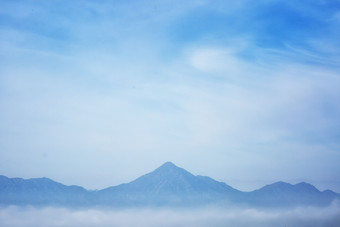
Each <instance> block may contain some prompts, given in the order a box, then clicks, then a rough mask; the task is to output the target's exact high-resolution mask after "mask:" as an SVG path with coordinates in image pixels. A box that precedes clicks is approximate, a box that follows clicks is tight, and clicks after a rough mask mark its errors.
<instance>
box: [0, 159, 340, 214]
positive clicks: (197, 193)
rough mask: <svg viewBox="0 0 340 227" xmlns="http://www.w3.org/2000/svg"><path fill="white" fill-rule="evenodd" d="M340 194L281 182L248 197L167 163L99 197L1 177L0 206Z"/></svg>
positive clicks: (262, 201) (268, 203)
mask: <svg viewBox="0 0 340 227" xmlns="http://www.w3.org/2000/svg"><path fill="white" fill-rule="evenodd" d="M335 199H338V200H339V199H340V194H337V193H335V192H332V191H330V190H326V191H322V192H321V191H319V190H318V189H316V188H315V187H314V186H313V185H311V184H307V183H304V182H302V183H299V184H295V185H292V184H288V183H285V182H276V183H273V184H270V185H266V186H264V187H262V188H260V189H258V190H255V191H252V192H242V191H239V190H236V189H234V188H232V187H231V186H229V185H227V184H225V183H223V182H218V181H216V180H214V179H212V178H210V177H206V176H199V175H198V176H195V175H193V174H191V173H189V172H188V171H186V170H185V169H182V168H180V167H177V166H176V165H174V164H173V163H171V162H166V163H164V164H163V165H162V166H160V167H159V168H157V169H156V170H154V171H152V172H150V173H148V174H145V175H143V176H141V177H139V178H137V179H136V180H134V181H132V182H129V183H125V184H120V185H117V186H113V187H108V188H105V189H102V190H97V191H88V190H86V189H84V188H82V187H79V186H66V185H63V184H61V183H58V182H55V181H53V180H50V179H48V178H34V179H27V180H25V179H21V178H8V177H5V176H0V205H34V206H63V207H94V206H104V207H117V208H119V207H147V206H149V207H155V206H177V207H178V206H186V207H188V206H205V205H218V206H231V205H237V206H251V207H271V208H272V207H278V208H280V207H287V206H288V207H294V206H326V205H329V204H331V203H332V201H334V200H335Z"/></svg>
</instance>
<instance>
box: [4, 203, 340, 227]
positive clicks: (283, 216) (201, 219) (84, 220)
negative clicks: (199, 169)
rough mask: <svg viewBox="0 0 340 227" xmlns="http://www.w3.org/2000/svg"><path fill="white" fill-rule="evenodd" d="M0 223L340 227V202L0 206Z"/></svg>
mask: <svg viewBox="0 0 340 227" xmlns="http://www.w3.org/2000/svg"><path fill="white" fill-rule="evenodd" d="M0 226H35V227H36V226H261V227H263V226H334V227H335V226H340V203H333V204H332V205H331V206H329V207H322V208H321V207H303V208H302V207H300V208H295V209H287V210H261V209H239V208H237V209H236V208H235V209H231V208H230V209H225V208H202V209H187V210H184V209H123V210H109V209H78V210H71V209H65V208H55V207H47V208H34V207H18V206H11V207H6V208H0Z"/></svg>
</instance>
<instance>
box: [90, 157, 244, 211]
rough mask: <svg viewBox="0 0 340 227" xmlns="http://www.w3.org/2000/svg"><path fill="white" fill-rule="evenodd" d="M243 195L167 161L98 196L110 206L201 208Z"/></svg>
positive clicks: (105, 190) (102, 191) (101, 192)
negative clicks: (185, 206)
mask: <svg viewBox="0 0 340 227" xmlns="http://www.w3.org/2000/svg"><path fill="white" fill-rule="evenodd" d="M239 193H241V192H240V191H238V190H236V189H234V188H232V187H230V186H229V185H227V184H225V183H222V182H218V181H215V180H213V179H211V178H209V177H203V176H194V175H193V174H191V173H189V172H188V171H186V170H184V169H182V168H179V167H177V166H176V165H174V164H173V163H171V162H166V163H164V164H163V165H162V166H160V167H159V168H157V169H156V170H154V171H153V172H151V173H148V174H146V175H143V176H141V177H139V178H137V179H136V180H134V181H132V182H130V183H127V184H121V185H118V186H115V187H109V188H106V189H103V190H101V191H99V192H98V193H97V194H98V197H99V198H100V200H101V203H106V204H109V205H115V204H124V205H198V204H209V203H218V202H221V201H225V202H226V200H227V199H228V196H229V197H231V196H234V195H237V194H239ZM108 198H109V199H108Z"/></svg>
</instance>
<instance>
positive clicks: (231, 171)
mask: <svg viewBox="0 0 340 227" xmlns="http://www.w3.org/2000/svg"><path fill="white" fill-rule="evenodd" d="M0 6H1V7H0V174H2V175H6V176H8V177H22V178H33V177H48V178H51V179H53V180H56V181H58V182H61V183H64V184H67V185H71V184H77V185H81V186H84V187H85V188H87V189H102V188H105V187H108V186H113V185H118V184H120V183H125V182H129V181H131V180H134V179H135V178H137V177H139V176H140V175H142V174H145V173H147V172H150V171H152V170H153V169H155V168H157V167H158V166H160V165H161V164H163V163H164V162H166V161H172V162H173V163H175V164H176V165H178V166H180V167H183V168H185V169H186V170H188V171H190V172H192V173H193V174H195V175H198V174H199V175H206V176H210V177H212V178H214V179H216V180H219V181H223V182H225V183H227V184H229V185H231V186H232V187H235V188H237V189H240V190H244V191H250V190H254V189H257V188H259V187H261V186H264V185H265V184H270V183H273V182H276V181H286V182H289V183H298V182H300V181H306V182H308V183H312V184H313V185H315V186H316V187H317V188H318V189H320V190H324V189H331V190H334V191H336V192H340V165H339V161H340V117H339V116H340V1H338V0H314V1H311V0H301V1H293V0H285V1H283V0H257V1H253V0H240V1H231V0H227V1H226V0H214V1H212V0H187V1H179V0H162V1H160V0H157V1H156V0H153V1H151V0H138V1H137V0H125V1H120V0H116V1H108V0H103V1H90V0H82V1H80V0H79V1H77V0H75V1H66V0H58V1H45V0H34V1H33V0H16V1H12V0H0Z"/></svg>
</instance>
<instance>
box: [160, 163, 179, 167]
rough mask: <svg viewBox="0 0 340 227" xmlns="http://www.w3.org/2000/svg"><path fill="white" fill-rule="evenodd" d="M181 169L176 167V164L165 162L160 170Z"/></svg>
mask: <svg viewBox="0 0 340 227" xmlns="http://www.w3.org/2000/svg"><path fill="white" fill-rule="evenodd" d="M175 167H176V168H179V167H178V166H176V165H175V164H174V163H172V162H165V163H164V164H163V165H161V166H160V167H158V168H175Z"/></svg>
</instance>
